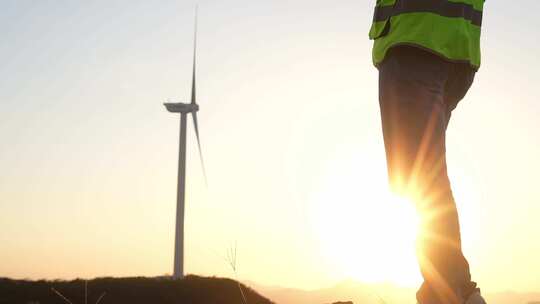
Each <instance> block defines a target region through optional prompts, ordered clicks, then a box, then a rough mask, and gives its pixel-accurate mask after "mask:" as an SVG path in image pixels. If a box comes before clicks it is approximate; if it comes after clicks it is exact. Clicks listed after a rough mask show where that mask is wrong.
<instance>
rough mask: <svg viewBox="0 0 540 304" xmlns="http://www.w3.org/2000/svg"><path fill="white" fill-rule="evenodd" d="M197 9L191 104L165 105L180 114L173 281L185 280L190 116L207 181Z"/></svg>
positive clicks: (169, 109) (170, 110)
mask: <svg viewBox="0 0 540 304" xmlns="http://www.w3.org/2000/svg"><path fill="white" fill-rule="evenodd" d="M197 11H198V10H197V9H196V10H195V31H194V39H193V74H192V83H191V102H190V103H181V102H180V103H164V105H165V107H166V108H167V110H168V111H169V112H172V113H180V149H179V153H178V154H179V157H178V189H177V193H176V200H177V202H176V229H175V239H174V268H173V279H183V278H184V210H185V193H186V192H185V189H186V129H187V117H188V114H191V115H192V116H193V126H194V128H195V135H196V137H197V145H198V148H199V157H200V159H201V165H202V169H203V174H204V177H205V180H206V171H205V168H204V162H203V158H202V151H201V141H200V139H199V124H198V121H197V111H199V105H198V104H197V92H196V82H195V81H196V71H197V70H196V69H197V66H196V65H197V15H198V13H197Z"/></svg>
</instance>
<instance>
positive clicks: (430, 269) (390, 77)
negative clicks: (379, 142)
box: [379, 47, 470, 304]
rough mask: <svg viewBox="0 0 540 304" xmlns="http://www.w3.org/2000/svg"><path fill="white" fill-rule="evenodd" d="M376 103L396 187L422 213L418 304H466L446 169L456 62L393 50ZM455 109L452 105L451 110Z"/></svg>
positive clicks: (466, 271)
mask: <svg viewBox="0 0 540 304" xmlns="http://www.w3.org/2000/svg"><path fill="white" fill-rule="evenodd" d="M379 70H380V71H379V95H380V96H379V102H380V108H381V119H382V127H383V136H384V143H385V150H386V156H387V165H388V176H389V181H390V185H391V187H392V190H393V191H395V192H397V193H400V194H403V195H407V196H409V197H410V198H411V199H413V201H414V202H415V203H416V206H417V209H418V211H419V214H420V216H421V221H422V231H423V233H422V234H421V236H420V237H419V250H418V256H419V264H420V269H421V272H422V275H423V277H424V283H423V285H422V287H421V288H420V290H419V292H418V294H417V299H418V301H419V303H420V304H446V303H451V304H458V303H463V302H464V297H465V295H464V290H463V286H465V285H468V284H470V275H469V268H468V264H467V262H466V260H465V258H464V257H463V254H462V253H461V240H460V231H459V221H458V216H457V210H456V206H455V202H454V198H453V196H452V192H451V189H450V182H449V180H448V176H447V170H446V157H445V131H446V126H447V122H448V120H449V114H450V112H451V111H449V108H448V107H447V103H446V102H445V92H446V89H447V88H446V86H447V84H448V80H449V77H450V76H451V73H452V71H453V70H452V65H451V64H450V63H448V62H445V61H443V60H442V59H441V58H439V57H437V56H435V55H433V54H430V53H427V52H424V51H421V50H418V49H414V48H409V47H399V48H395V49H393V50H391V51H390V53H389V55H388V57H387V59H386V60H385V61H384V62H383V63H382V64H381V65H380V67H379ZM450 110H451V109H450Z"/></svg>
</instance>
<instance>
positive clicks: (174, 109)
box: [163, 102, 199, 114]
mask: <svg viewBox="0 0 540 304" xmlns="http://www.w3.org/2000/svg"><path fill="white" fill-rule="evenodd" d="M163 105H165V108H167V111H169V112H171V113H183V114H187V113H195V112H197V111H199V105H198V104H196V103H183V102H175V103H173V102H167V103H164V104H163Z"/></svg>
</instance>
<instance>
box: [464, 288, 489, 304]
mask: <svg viewBox="0 0 540 304" xmlns="http://www.w3.org/2000/svg"><path fill="white" fill-rule="evenodd" d="M465 304H486V300H484V298H483V297H482V295H480V291H475V292H473V293H472V294H471V295H470V296H469V298H468V299H467V301H465Z"/></svg>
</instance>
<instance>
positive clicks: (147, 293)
mask: <svg viewBox="0 0 540 304" xmlns="http://www.w3.org/2000/svg"><path fill="white" fill-rule="evenodd" d="M241 286H242V291H243V293H244V295H245V298H246V302H247V303H248V304H273V302H272V301H270V300H268V299H267V298H265V297H263V296H261V295H259V294H258V293H257V292H255V291H254V290H252V289H250V288H249V287H247V286H245V285H241ZM52 288H54V289H55V290H57V291H58V292H60V293H61V294H62V295H64V296H65V297H66V298H68V299H69V300H70V301H71V302H72V303H73V304H79V303H80V304H83V303H85V301H84V300H85V299H84V293H85V281H83V280H74V281H25V280H11V279H4V278H0V304H19V303H20V304H29V303H34V304H37V303H39V304H61V303H64V304H65V303H68V302H66V301H65V300H63V299H62V298H61V297H60V296H58V295H57V294H56V293H55V292H54V291H53V290H52ZM103 293H105V296H104V297H103V298H102V299H101V301H100V302H99V303H100V304H113V303H114V304H123V303H126V304H128V303H129V304H139V303H140V304H142V303H145V304H147V303H152V304H154V303H155V304H169V303H170V304H173V303H174V304H178V303H182V304H210V303H212V304H214V303H215V304H241V303H243V300H242V295H241V293H240V290H239V287H238V283H237V282H236V281H233V280H231V279H224V278H215V277H212V278H207V277H199V276H187V277H186V278H185V279H184V280H171V279H168V278H142V277H141V278H99V279H94V280H90V281H88V304H95V303H96V301H97V300H98V299H99V297H100V296H101V295H102V294H103Z"/></svg>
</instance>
